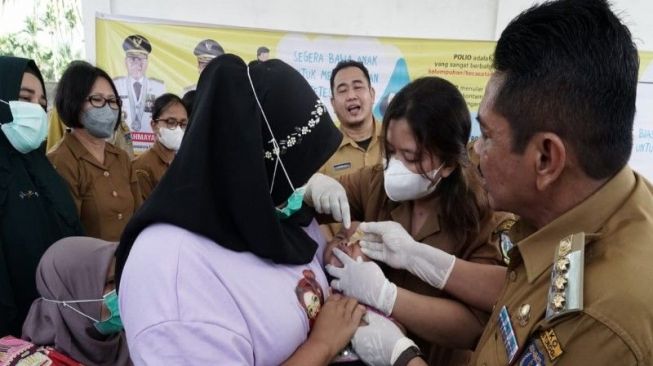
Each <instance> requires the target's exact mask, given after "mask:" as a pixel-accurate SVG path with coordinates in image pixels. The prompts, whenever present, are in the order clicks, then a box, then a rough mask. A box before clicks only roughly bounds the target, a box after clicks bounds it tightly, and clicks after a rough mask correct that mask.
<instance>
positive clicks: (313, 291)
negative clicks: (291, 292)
mask: <svg viewBox="0 0 653 366" xmlns="http://www.w3.org/2000/svg"><path fill="white" fill-rule="evenodd" d="M302 274H303V275H304V278H302V279H301V280H299V282H298V283H297V287H295V294H296V295H297V300H299V304H300V305H301V306H302V308H303V309H304V311H306V316H307V317H308V324H309V326H310V327H311V328H313V323H315V319H316V318H317V314H318V313H319V312H320V309H322V305H323V304H324V294H323V293H322V288H321V287H320V285H319V284H318V283H317V281H316V280H315V273H313V271H312V270H310V269H305V270H304V271H303V272H302Z"/></svg>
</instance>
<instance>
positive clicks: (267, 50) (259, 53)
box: [256, 46, 270, 57]
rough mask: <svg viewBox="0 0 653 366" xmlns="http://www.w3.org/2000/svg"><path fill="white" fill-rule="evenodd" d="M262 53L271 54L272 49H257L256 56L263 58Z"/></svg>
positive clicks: (263, 47) (262, 47)
mask: <svg viewBox="0 0 653 366" xmlns="http://www.w3.org/2000/svg"><path fill="white" fill-rule="evenodd" d="M262 53H270V49H269V48H267V47H265V46H261V47H259V48H257V49H256V56H257V57H258V56H261V54H262Z"/></svg>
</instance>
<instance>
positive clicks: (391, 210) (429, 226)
mask: <svg viewBox="0 0 653 366" xmlns="http://www.w3.org/2000/svg"><path fill="white" fill-rule="evenodd" d="M339 180H340V183H341V184H342V185H343V186H344V187H345V190H346V191H347V198H348V199H349V205H350V208H351V215H352V221H387V220H391V221H395V222H398V223H399V224H401V226H403V227H404V229H406V230H407V231H408V232H410V230H411V216H412V215H411V213H412V205H411V203H410V202H393V201H391V200H390V199H388V198H387V196H386V194H385V189H384V187H383V168H382V166H381V165H376V166H373V167H365V168H363V169H361V170H359V171H358V172H356V173H354V174H349V175H345V176H342V177H340V178H339ZM431 207H432V208H433V210H432V212H430V213H429V214H428V218H427V220H426V222H425V224H424V226H423V227H422V228H421V229H420V232H419V233H418V234H417V235H416V236H414V237H413V238H414V239H415V240H416V241H418V242H420V243H424V244H427V245H430V246H433V247H435V248H438V249H441V250H443V251H445V252H447V253H450V254H453V255H455V256H456V257H458V258H462V259H465V260H468V261H471V262H476V263H486V264H502V263H503V262H502V256H501V253H500V251H499V248H498V242H499V232H498V229H499V228H501V227H503V226H502V224H503V222H504V221H506V220H508V219H512V215H509V214H500V213H496V214H494V215H490V217H488V219H487V220H485V221H484V222H482V223H481V233H480V235H478V237H476V238H473V239H472V240H471V241H470V243H471V244H468V245H464V244H462V243H460V242H459V241H458V240H456V239H455V235H454V233H453V232H452V230H450V229H449V228H447V227H442V226H441V217H440V216H441V210H442V208H441V205H440V201H439V198H438V197H434V198H432V205H431ZM382 268H383V271H384V273H385V274H386V276H387V277H388V279H389V280H390V281H392V282H393V283H394V284H396V285H397V286H399V287H402V288H404V289H406V290H409V291H412V292H415V293H418V294H422V295H426V296H434V297H448V296H447V294H445V293H444V292H443V291H441V290H438V289H436V288H435V287H432V286H431V285H429V284H428V283H426V282H423V281H422V280H420V279H419V278H418V277H416V276H413V275H412V274H410V273H409V272H408V271H405V270H397V269H393V268H390V267H387V266H385V265H382ZM471 310H472V311H473V312H474V314H475V315H476V316H477V318H478V321H479V323H480V324H481V325H485V323H486V321H487V319H488V317H489V314H487V313H485V312H483V311H480V310H476V309H471ZM408 336H409V337H410V338H411V339H413V340H415V342H416V343H417V344H418V345H419V347H420V349H421V350H422V352H423V353H424V354H425V355H426V356H427V357H428V360H429V363H431V364H437V365H443V366H447V365H462V364H466V363H467V362H468V361H469V356H470V355H471V351H466V350H454V349H447V348H444V347H438V346H436V345H430V344H429V343H428V342H426V341H425V340H423V339H421V338H419V337H417V336H416V335H414V334H411V333H410V332H409V333H408Z"/></svg>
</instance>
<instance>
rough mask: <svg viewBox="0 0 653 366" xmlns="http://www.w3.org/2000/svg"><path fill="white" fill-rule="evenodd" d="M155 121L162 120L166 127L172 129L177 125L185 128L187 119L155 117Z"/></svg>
mask: <svg viewBox="0 0 653 366" xmlns="http://www.w3.org/2000/svg"><path fill="white" fill-rule="evenodd" d="M155 121H156V122H164V123H165V124H166V127H168V128H169V129H171V130H174V129H175V128H177V126H179V127H181V129H182V130H185V129H186V126H188V120H187V119H182V120H181V121H178V120H177V119H176V118H172V117H169V118H159V119H155Z"/></svg>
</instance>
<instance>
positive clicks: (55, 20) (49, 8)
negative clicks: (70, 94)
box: [0, 0, 82, 81]
mask: <svg viewBox="0 0 653 366" xmlns="http://www.w3.org/2000/svg"><path fill="white" fill-rule="evenodd" d="M5 2H6V0H2V3H0V6H2V5H4V4H5ZM81 35H82V26H81V12H80V0H34V12H33V14H32V15H30V16H28V17H27V18H26V19H25V26H24V28H23V29H22V30H21V31H18V32H15V33H9V34H6V35H2V36H0V55H13V56H20V57H27V58H31V59H34V61H36V64H37V65H38V66H39V69H40V70H41V73H42V74H43V78H45V80H46V81H57V80H59V78H60V77H61V74H62V73H63V71H64V69H65V68H66V66H67V65H68V63H70V61H72V60H75V59H80V58H81V57H82V53H81V48H78V49H74V48H73V47H74V46H73V45H74V44H76V43H79V41H78V40H81ZM76 41H77V42H76Z"/></svg>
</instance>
